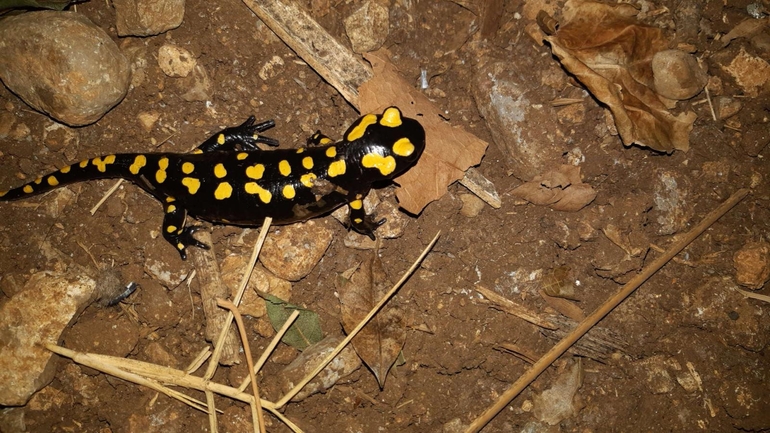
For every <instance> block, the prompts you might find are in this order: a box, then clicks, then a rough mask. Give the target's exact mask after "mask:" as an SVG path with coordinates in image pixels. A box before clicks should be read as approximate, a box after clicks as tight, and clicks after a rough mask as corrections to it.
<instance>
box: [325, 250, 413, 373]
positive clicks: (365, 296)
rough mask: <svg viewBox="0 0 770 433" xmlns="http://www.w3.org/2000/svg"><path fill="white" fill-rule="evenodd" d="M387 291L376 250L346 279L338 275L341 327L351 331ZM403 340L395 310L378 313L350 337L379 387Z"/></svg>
mask: <svg viewBox="0 0 770 433" xmlns="http://www.w3.org/2000/svg"><path fill="white" fill-rule="evenodd" d="M388 289H390V283H389V282H388V280H387V276H386V275H385V271H384V270H383V269H382V263H381V262H380V259H379V257H378V256H377V251H376V250H375V251H372V252H371V255H370V256H369V257H368V258H367V259H366V260H364V262H363V263H362V264H361V266H360V267H359V268H358V270H354V271H353V272H352V276H351V277H350V278H349V279H348V278H346V277H345V276H340V277H339V279H338V283H337V290H338V291H339V294H340V305H341V307H342V325H343V327H344V328H345V332H348V333H349V332H351V331H352V330H353V328H355V327H356V326H357V325H358V323H359V322H361V320H363V319H364V318H365V317H366V315H367V314H368V313H369V311H371V309H372V308H373V307H374V306H375V305H376V304H377V302H379V301H380V299H381V298H382V296H383V295H385V294H386V293H387V292H388ZM405 341H406V326H404V320H403V316H402V312H401V310H400V309H398V308H396V307H387V308H384V309H382V310H380V311H379V312H378V313H377V314H376V315H375V316H374V317H373V318H372V320H371V321H370V322H369V323H368V324H367V325H366V326H365V327H364V328H363V329H362V330H361V332H359V333H358V335H357V336H356V337H355V338H353V342H352V343H353V348H354V349H356V353H358V356H360V357H361V359H362V360H363V361H364V363H366V365H367V366H368V367H369V368H370V369H371V370H372V372H373V373H374V376H375V377H376V378H377V382H378V383H379V384H380V387H382V386H383V385H384V384H385V378H386V377H387V375H388V371H389V370H390V367H392V366H393V363H395V362H396V359H397V358H398V354H399V353H400V352H401V348H403V347H404V342H405Z"/></svg>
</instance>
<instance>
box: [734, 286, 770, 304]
mask: <svg viewBox="0 0 770 433" xmlns="http://www.w3.org/2000/svg"><path fill="white" fill-rule="evenodd" d="M735 290H737V291H738V293H740V294H741V295H743V296H745V297H747V298H751V299H756V300H758V301H763V302H768V303H770V296H767V295H761V294H759V293H753V292H749V291H746V290H741V289H735Z"/></svg>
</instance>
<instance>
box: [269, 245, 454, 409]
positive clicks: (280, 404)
mask: <svg viewBox="0 0 770 433" xmlns="http://www.w3.org/2000/svg"><path fill="white" fill-rule="evenodd" d="M439 235H441V232H440V231H439V232H438V233H436V236H435V237H434V238H433V240H432V241H430V243H429V244H428V246H427V247H425V249H424V250H423V251H422V254H420V257H417V260H415V261H414V263H413V264H412V266H411V267H410V268H409V270H407V271H406V272H405V273H404V275H403V276H402V277H401V279H400V280H398V282H397V283H396V284H394V285H393V287H392V288H391V289H390V291H388V293H386V294H385V296H383V297H382V299H380V301H379V302H377V305H375V306H374V308H372V310H371V311H369V314H367V315H366V317H364V319H363V320H362V321H361V322H360V323H359V324H358V325H357V326H356V327H355V328H353V330H352V331H350V333H349V334H348V336H347V337H345V339H344V340H342V342H340V344H338V345H337V347H336V348H335V349H334V351H333V352H332V353H330V354H329V356H327V357H326V359H324V360H323V362H321V363H320V364H319V365H318V366H317V367H316V368H315V369H314V370H313V371H312V372H311V373H310V374H308V375H307V376H305V377H304V378H302V380H301V381H300V382H299V383H298V384H297V385H296V386H295V387H294V388H292V389H291V391H289V392H287V393H286V395H284V396H283V397H282V398H281V399H280V400H278V402H276V403H275V407H276V408H279V409H280V408H282V407H283V406H284V405H285V404H286V403H288V402H289V400H291V399H292V398H293V397H294V396H295V395H297V393H298V392H299V391H300V390H302V388H303V387H304V386H305V385H307V384H308V382H310V381H311V380H313V378H314V377H315V376H316V375H317V374H318V373H320V372H321V370H323V369H324V368H325V367H326V365H327V364H329V363H330V362H332V360H333V359H334V358H335V357H336V356H337V355H338V354H339V353H340V352H342V349H344V348H345V346H347V345H348V343H350V340H352V339H353V337H355V336H356V335H357V334H358V332H359V331H361V329H363V327H364V326H366V324H367V323H369V320H371V319H372V317H374V315H375V314H377V312H378V311H380V310H381V309H382V307H383V306H384V305H385V303H387V302H388V300H390V298H391V297H392V296H393V295H394V294H395V293H396V291H398V289H399V288H401V286H402V285H403V284H404V282H406V280H407V278H409V277H410V276H411V275H412V274H413V273H414V271H415V270H416V269H417V267H418V266H420V263H422V260H423V259H424V258H425V256H427V255H428V253H429V252H430V250H431V249H433V245H435V244H436V241H438V237H439Z"/></svg>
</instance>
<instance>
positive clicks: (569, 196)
mask: <svg viewBox="0 0 770 433" xmlns="http://www.w3.org/2000/svg"><path fill="white" fill-rule="evenodd" d="M513 195H515V196H516V197H519V198H522V199H524V200H526V201H528V202H530V203H533V204H537V205H542V206H549V207H550V208H552V209H553V210H558V211H564V212H577V211H579V210H580V209H582V208H584V207H585V206H586V205H587V204H588V203H591V202H592V201H593V200H594V199H595V198H596V191H595V190H594V189H593V187H591V185H589V184H587V183H583V181H582V180H581V178H580V167H575V166H573V165H566V164H564V165H561V166H559V168H557V169H555V170H550V171H548V172H546V173H545V174H542V175H538V176H535V177H534V178H533V179H532V180H531V181H529V182H527V183H525V184H523V185H521V186H519V187H517V188H516V189H514V190H513Z"/></svg>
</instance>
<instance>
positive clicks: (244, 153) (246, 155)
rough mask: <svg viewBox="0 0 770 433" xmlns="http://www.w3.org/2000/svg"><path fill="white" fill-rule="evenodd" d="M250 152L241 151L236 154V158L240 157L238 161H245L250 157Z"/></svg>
mask: <svg viewBox="0 0 770 433" xmlns="http://www.w3.org/2000/svg"><path fill="white" fill-rule="evenodd" d="M248 157H249V154H248V153H246V152H241V153H239V154H238V155H236V158H238V161H243V160H244V159H246V158H248Z"/></svg>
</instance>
